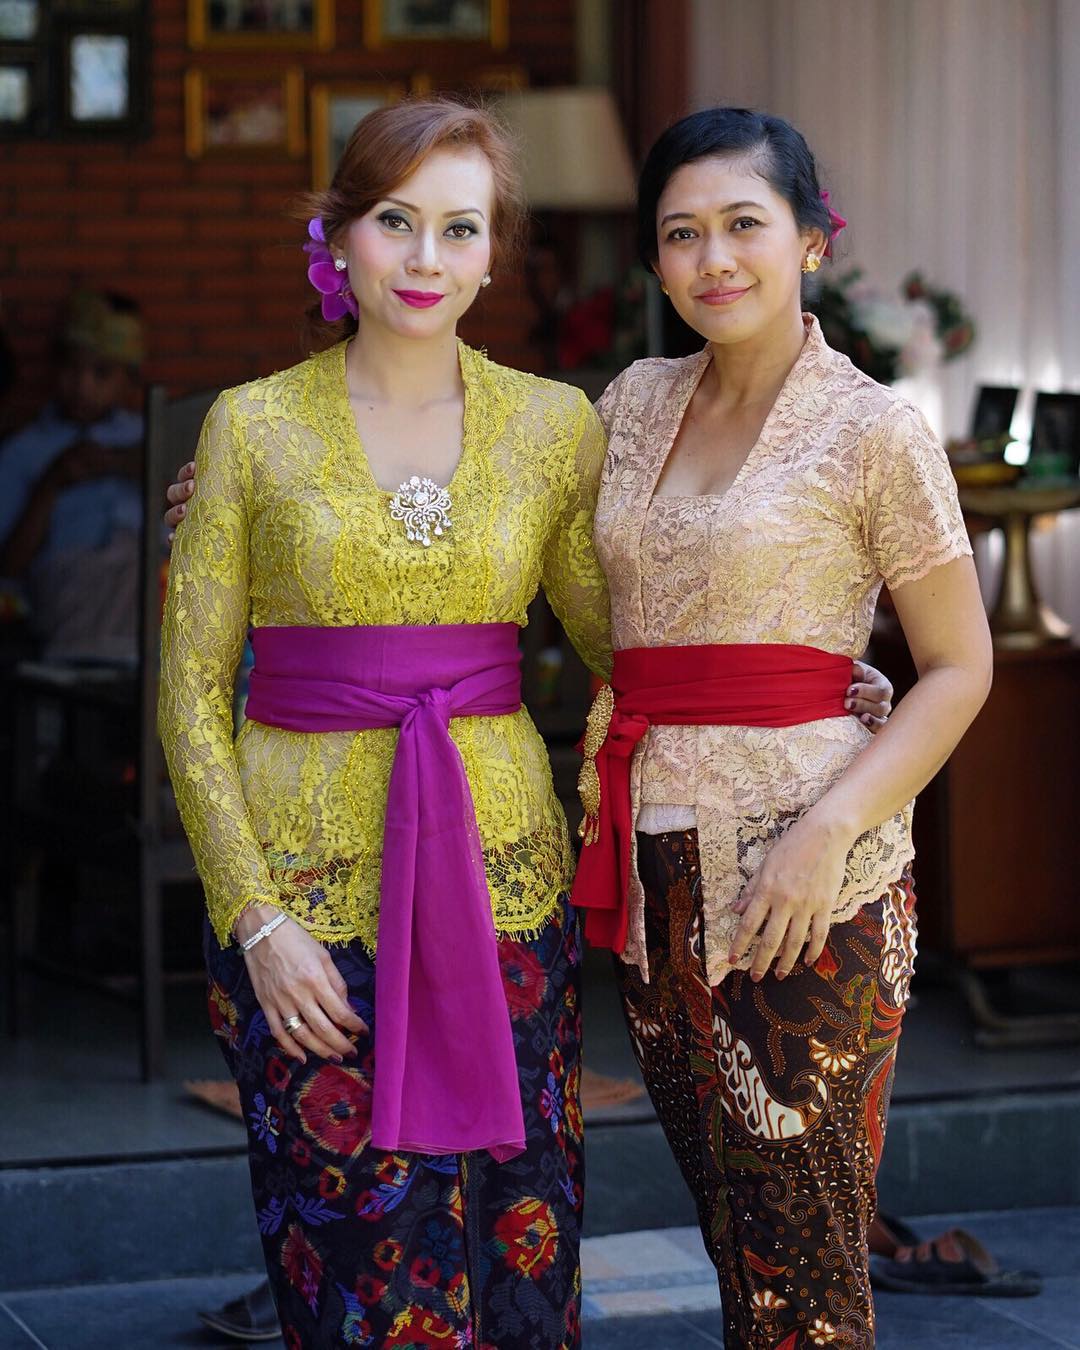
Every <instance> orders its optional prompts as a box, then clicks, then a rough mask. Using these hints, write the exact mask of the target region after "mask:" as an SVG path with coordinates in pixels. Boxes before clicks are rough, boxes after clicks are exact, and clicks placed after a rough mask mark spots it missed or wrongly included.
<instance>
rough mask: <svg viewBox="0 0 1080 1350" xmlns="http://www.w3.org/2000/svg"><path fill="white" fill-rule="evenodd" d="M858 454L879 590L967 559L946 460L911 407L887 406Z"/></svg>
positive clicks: (964, 533)
mask: <svg viewBox="0 0 1080 1350" xmlns="http://www.w3.org/2000/svg"><path fill="white" fill-rule="evenodd" d="M863 455H864V458H863V486H864V492H865V511H866V514H865V520H866V542H867V547H868V548H869V551H870V557H871V559H872V560H873V564H874V566H875V568H876V569H877V571H878V572H879V573H880V575H881V576H882V577H884V579H885V583H886V585H888V586H889V587H890V588H895V587H897V586H902V585H904V583H905V582H909V581H918V580H919V579H920V578H921V577H924V576H926V574H927V573H928V572H930V571H932V570H933V568H935V567H940V566H941V565H942V563H947V562H952V561H953V559H955V558H962V557H969V556H970V555H971V544H970V542H969V540H968V534H967V528H966V527H965V525H964V517H963V514H962V512H961V510H960V502H959V500H958V498H957V495H956V481H955V479H954V478H953V475H952V469H951V468H950V467H949V461H948V457H947V456H946V454H945V451H944V449H943V448H942V446H941V443H940V441H939V440H938V439H937V437H936V436H935V435H934V433H933V432H932V431H931V429H930V427H929V425H928V423H927V421H926V418H925V417H923V415H922V413H921V412H920V411H919V410H918V408H916V407H915V406H914V405H913V404H910V403H906V402H904V401H902V400H901V401H899V402H897V403H895V404H893V406H892V407H891V408H890V409H889V411H888V412H887V413H886V415H885V416H884V417H883V418H882V419H881V421H880V422H879V423H878V424H877V425H876V426H875V427H874V429H873V430H872V431H871V432H870V433H869V434H868V435H867V437H866V439H865V442H864V450H863Z"/></svg>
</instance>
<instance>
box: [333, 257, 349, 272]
mask: <svg viewBox="0 0 1080 1350" xmlns="http://www.w3.org/2000/svg"><path fill="white" fill-rule="evenodd" d="M348 265H349V264H348V263H347V262H346V261H345V259H344V258H335V259H334V271H335V272H344V271H345V269H346V267H348Z"/></svg>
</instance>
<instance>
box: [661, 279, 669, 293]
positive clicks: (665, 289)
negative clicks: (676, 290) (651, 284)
mask: <svg viewBox="0 0 1080 1350" xmlns="http://www.w3.org/2000/svg"><path fill="white" fill-rule="evenodd" d="M660 289H661V291H662V292H663V293H664V295H667V293H668V288H667V287H666V286H665V285H664V283H663V282H661V283H660Z"/></svg>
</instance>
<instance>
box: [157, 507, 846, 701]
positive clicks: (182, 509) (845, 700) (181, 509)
mask: <svg viewBox="0 0 1080 1350" xmlns="http://www.w3.org/2000/svg"><path fill="white" fill-rule="evenodd" d="M180 509H181V511H182V510H183V509H184V508H183V507H181V508H180ZM844 707H845V708H846V709H847V710H848V712H851V710H852V709H853V708H854V707H855V700H854V699H853V698H846V699H844Z"/></svg>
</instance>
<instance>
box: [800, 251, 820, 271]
mask: <svg viewBox="0 0 1080 1350" xmlns="http://www.w3.org/2000/svg"><path fill="white" fill-rule="evenodd" d="M820 266H821V259H820V258H819V257H818V255H817V254H816V253H808V254H807V255H806V261H805V262H804V263H803V265H802V270H803V271H804V272H816V271H817V270H818V268H819V267H820Z"/></svg>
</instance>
